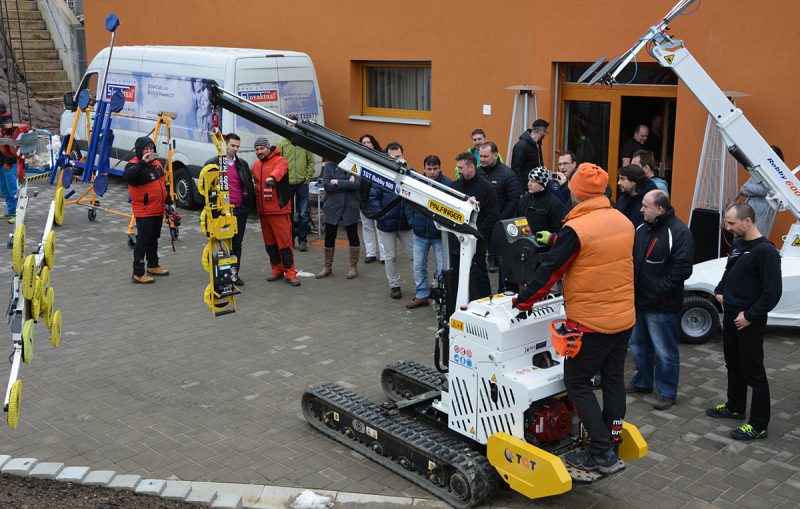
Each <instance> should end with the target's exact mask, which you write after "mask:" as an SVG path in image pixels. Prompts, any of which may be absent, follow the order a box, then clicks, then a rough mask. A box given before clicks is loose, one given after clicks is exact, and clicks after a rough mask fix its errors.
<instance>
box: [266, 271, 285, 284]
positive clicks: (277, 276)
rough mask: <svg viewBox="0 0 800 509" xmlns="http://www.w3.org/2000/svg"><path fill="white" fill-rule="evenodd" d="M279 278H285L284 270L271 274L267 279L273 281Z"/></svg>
mask: <svg viewBox="0 0 800 509" xmlns="http://www.w3.org/2000/svg"><path fill="white" fill-rule="evenodd" d="M279 279H283V272H281V273H280V274H273V275H271V276H270V277H268V278H267V281H269V282H270V283H272V282H273V281H277V280H279Z"/></svg>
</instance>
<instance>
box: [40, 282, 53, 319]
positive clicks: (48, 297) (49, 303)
mask: <svg viewBox="0 0 800 509" xmlns="http://www.w3.org/2000/svg"><path fill="white" fill-rule="evenodd" d="M55 302H56V291H55V290H53V287H52V286H51V287H49V288H48V289H47V291H46V292H45V294H44V298H43V299H42V316H44V324H45V325H47V327H48V328H49V327H50V326H51V325H50V324H51V323H52V322H53V311H54V310H55V307H54V306H55Z"/></svg>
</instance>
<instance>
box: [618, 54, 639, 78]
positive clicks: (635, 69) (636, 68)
mask: <svg viewBox="0 0 800 509" xmlns="http://www.w3.org/2000/svg"><path fill="white" fill-rule="evenodd" d="M638 73H639V61H638V60H637V59H636V55H633V77H632V78H631V80H630V81H628V82H627V83H620V85H630V84H631V83H633V82H634V81H635V80H636V75H637V74H638Z"/></svg>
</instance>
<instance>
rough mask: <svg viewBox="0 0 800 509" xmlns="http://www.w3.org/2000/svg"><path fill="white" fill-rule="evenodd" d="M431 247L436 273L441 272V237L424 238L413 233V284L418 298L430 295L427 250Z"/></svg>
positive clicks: (425, 297)
mask: <svg viewBox="0 0 800 509" xmlns="http://www.w3.org/2000/svg"><path fill="white" fill-rule="evenodd" d="M431 247H433V259H434V261H435V262H436V275H437V276H438V275H439V274H441V273H442V239H441V238H438V239H426V238H425V237H418V236H416V235H414V284H415V285H416V286H417V293H416V295H415V297H416V298H418V299H427V298H429V297H430V296H431V283H430V281H429V280H428V250H429V249H430V248H431Z"/></svg>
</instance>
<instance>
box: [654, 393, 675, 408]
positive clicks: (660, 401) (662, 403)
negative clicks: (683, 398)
mask: <svg viewBox="0 0 800 509" xmlns="http://www.w3.org/2000/svg"><path fill="white" fill-rule="evenodd" d="M674 404H675V398H667V397H666V396H659V397H658V398H657V399H656V402H655V403H653V408H655V409H656V410H668V409H670V408H672V405H674Z"/></svg>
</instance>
